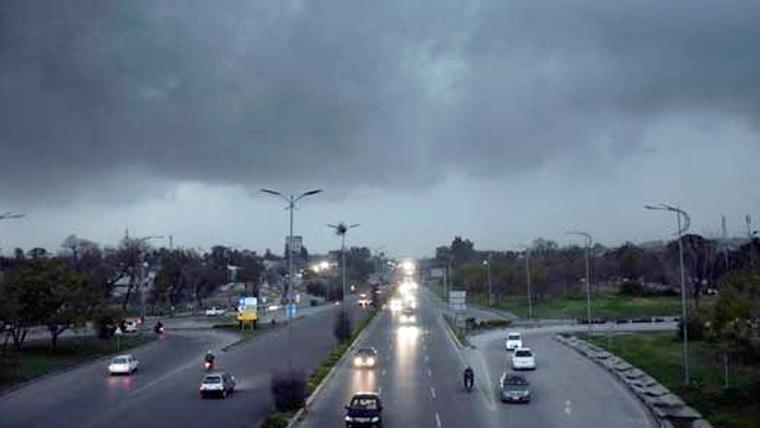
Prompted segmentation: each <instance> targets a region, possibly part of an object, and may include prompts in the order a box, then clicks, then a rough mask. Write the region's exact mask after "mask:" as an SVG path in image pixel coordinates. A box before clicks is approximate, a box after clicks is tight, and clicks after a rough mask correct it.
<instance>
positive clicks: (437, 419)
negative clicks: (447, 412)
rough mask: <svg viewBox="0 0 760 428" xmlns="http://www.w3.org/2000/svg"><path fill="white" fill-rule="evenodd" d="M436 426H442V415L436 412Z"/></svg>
mask: <svg viewBox="0 0 760 428" xmlns="http://www.w3.org/2000/svg"><path fill="white" fill-rule="evenodd" d="M435 426H436V427H438V428H441V416H440V415H439V414H438V412H435Z"/></svg>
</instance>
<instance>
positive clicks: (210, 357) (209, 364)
mask: <svg viewBox="0 0 760 428" xmlns="http://www.w3.org/2000/svg"><path fill="white" fill-rule="evenodd" d="M214 358H215V356H214V353H213V352H211V350H210V349H209V350H208V352H206V356H205V357H203V363H204V365H205V367H206V369H207V370H211V368H213V367H214Z"/></svg>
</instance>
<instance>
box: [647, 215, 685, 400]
mask: <svg viewBox="0 0 760 428" xmlns="http://www.w3.org/2000/svg"><path fill="white" fill-rule="evenodd" d="M644 208H646V209H648V210H658V211H670V212H672V213H675V214H676V226H677V235H678V258H679V260H680V264H681V332H682V334H683V383H684V385H689V383H690V380H689V333H688V330H689V329H688V324H689V322H688V319H687V318H686V273H685V270H684V263H683V234H684V233H686V231H687V230H689V226H690V225H691V218H690V217H689V214H687V213H686V211H684V210H682V209H680V208H678V207H674V206H671V205H666V204H657V205H645V206H644Z"/></svg>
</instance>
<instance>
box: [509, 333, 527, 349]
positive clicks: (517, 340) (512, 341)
mask: <svg viewBox="0 0 760 428" xmlns="http://www.w3.org/2000/svg"><path fill="white" fill-rule="evenodd" d="M522 346H523V341H522V335H521V334H520V333H516V332H510V333H507V340H506V347H507V351H514V350H515V349H517V348H522Z"/></svg>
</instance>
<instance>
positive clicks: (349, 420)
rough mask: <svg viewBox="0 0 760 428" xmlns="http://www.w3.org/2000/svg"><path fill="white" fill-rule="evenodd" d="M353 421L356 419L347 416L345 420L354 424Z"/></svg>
mask: <svg viewBox="0 0 760 428" xmlns="http://www.w3.org/2000/svg"><path fill="white" fill-rule="evenodd" d="M353 420H354V418H352V417H351V416H346V419H345V421H346V422H352V421H353Z"/></svg>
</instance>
